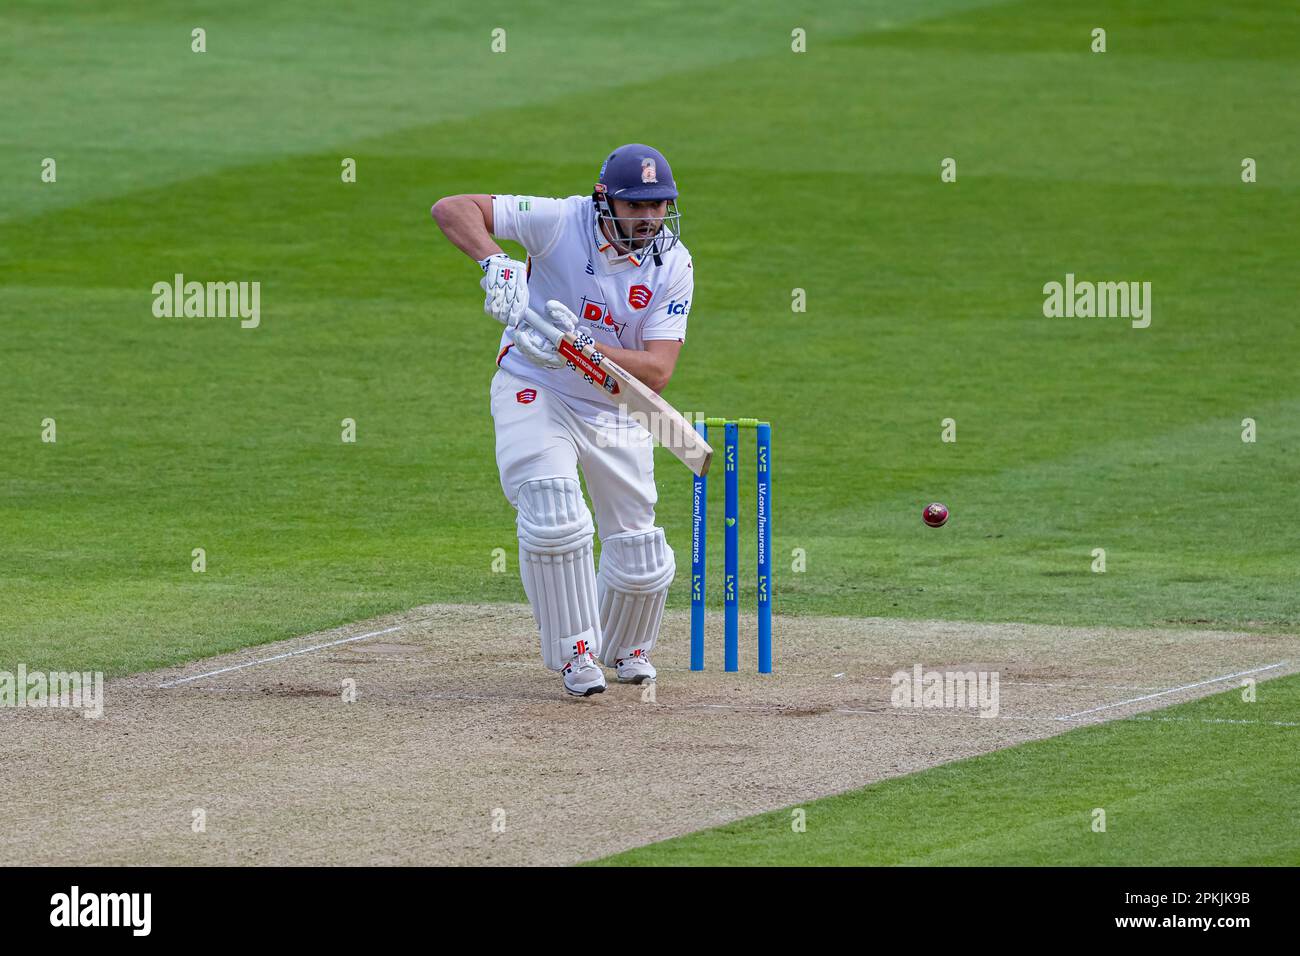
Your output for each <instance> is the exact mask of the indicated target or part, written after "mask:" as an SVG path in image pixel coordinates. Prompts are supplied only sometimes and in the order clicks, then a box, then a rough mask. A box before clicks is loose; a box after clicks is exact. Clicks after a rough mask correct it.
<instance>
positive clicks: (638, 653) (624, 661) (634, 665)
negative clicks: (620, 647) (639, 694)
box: [614, 648, 655, 684]
mask: <svg viewBox="0 0 1300 956" xmlns="http://www.w3.org/2000/svg"><path fill="white" fill-rule="evenodd" d="M614 669H615V670H617V671H618V682H619V683H620V684H640V683H643V682H645V681H648V680H654V679H655V669H654V665H653V664H651V663H650V658H648V657H646V653H645V651H643V650H641V649H640V648H638V649H637V650H635V651H633V652H632V653H631V654H630V655H628V656H627V657H620V658H619V659H618V660H617V661H615V662H614Z"/></svg>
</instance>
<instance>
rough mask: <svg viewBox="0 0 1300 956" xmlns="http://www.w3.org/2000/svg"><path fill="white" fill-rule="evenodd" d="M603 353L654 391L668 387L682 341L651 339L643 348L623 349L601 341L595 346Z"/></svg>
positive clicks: (660, 390)
mask: <svg viewBox="0 0 1300 956" xmlns="http://www.w3.org/2000/svg"><path fill="white" fill-rule="evenodd" d="M596 348H598V349H599V350H600V351H601V352H602V353H603V354H604V355H607V356H609V357H610V358H611V359H613V360H614V361H615V362H617V363H618V364H619V365H621V366H623V368H625V369H626V370H627V371H628V372H630V373H631V374H632V375H634V376H635V377H636V378H638V379H639V380H641V381H642V382H644V383H645V384H646V385H647V386H648V387H650V388H652V389H654V390H655V391H656V392H662V391H663V390H664V389H665V388H667V387H668V382H669V380H670V379H672V377H673V370H674V369H675V368H677V357H678V356H679V355H680V354H681V351H682V343H681V342H677V341H674V340H669V339H652V340H651V341H649V342H647V343H646V344H645V350H644V351H642V350H640V349H625V348H620V347H619V346H616V345H606V344H605V343H604V342H601V343H600V344H598V345H597V346H596Z"/></svg>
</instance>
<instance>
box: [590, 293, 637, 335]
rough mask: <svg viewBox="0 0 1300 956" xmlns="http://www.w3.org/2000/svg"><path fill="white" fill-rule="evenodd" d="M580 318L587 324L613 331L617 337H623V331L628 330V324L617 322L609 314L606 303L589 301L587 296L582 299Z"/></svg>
mask: <svg viewBox="0 0 1300 956" xmlns="http://www.w3.org/2000/svg"><path fill="white" fill-rule="evenodd" d="M578 316H579V317H580V318H582V319H583V320H584V321H587V322H594V323H596V324H597V325H599V326H603V327H604V328H606V329H609V330H610V331H612V332H613V333H614V334H615V335H622V334H623V330H624V329H625V328H627V323H626V322H615V321H614V317H613V316H612V315H610V314H609V310H608V309H606V308H605V303H604V302H596V301H594V300H592V299H588V298H587V297H586V296H585V295H584V296H583V297H582V308H581V309H579V310H578Z"/></svg>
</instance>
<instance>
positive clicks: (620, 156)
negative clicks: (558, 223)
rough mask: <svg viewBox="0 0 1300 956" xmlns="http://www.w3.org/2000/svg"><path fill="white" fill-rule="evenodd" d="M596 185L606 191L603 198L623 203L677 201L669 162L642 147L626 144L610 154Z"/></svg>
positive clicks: (675, 186) (635, 144)
mask: <svg viewBox="0 0 1300 956" xmlns="http://www.w3.org/2000/svg"><path fill="white" fill-rule="evenodd" d="M597 184H598V185H600V186H604V187H605V188H604V190H603V192H604V193H605V195H606V196H612V197H613V198H614V199H622V200H625V201H626V202H637V201H639V200H644V199H655V200H659V199H676V198H677V184H676V183H674V182H673V171H672V168H671V167H670V166H669V165H668V160H666V159H664V154H663V153H661V152H659V150H657V149H655V148H654V147H653V146H646V145H645V144H644V143H628V144H627V145H626V146H620V147H619V148H618V149H616V150H614V152H612V153H610V154H609V156H607V157H606V159H605V162H603V163H601V166H600V176H599V178H598V179H597Z"/></svg>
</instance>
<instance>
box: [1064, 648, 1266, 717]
mask: <svg viewBox="0 0 1300 956" xmlns="http://www.w3.org/2000/svg"><path fill="white" fill-rule="evenodd" d="M1287 663H1289V662H1288V661H1278V662H1277V663H1276V664H1265V665H1264V666H1263V667H1252V668H1251V669H1250V670H1245V671H1237V673H1235V674H1224V675H1223V676H1222V677H1211V678H1210V679H1209V680H1201V681H1197V682H1196V683H1194V684H1184V685H1183V686H1182V687H1170V688H1169V689H1168V690H1162V691H1157V692H1156V693H1154V694H1144V695H1143V696H1141V697H1130V698H1129V699H1128V700H1121V701H1118V702H1116V703H1114V704H1102V705H1101V706H1100V707H1090V708H1089V709H1088V710H1081V711H1079V712H1078V713H1077V714H1066V715H1064V716H1060V717H1056V718H1055V719H1056V720H1076V719H1078V718H1079V717H1086V716H1087V715H1088V714H1095V713H1097V712H1098V711H1102V710H1111V709H1112V708H1115V707H1124V706H1126V705H1128V704H1138V703H1141V702H1142V701H1144V700H1152V699H1153V698H1156V697H1164V696H1165V695H1166V694H1177V693H1178V692H1179V691H1183V690H1192V689H1193V688H1195V687H1204V686H1205V685H1206V684H1218V683H1220V682H1222V681H1225V680H1232V679H1233V678H1234V677H1245V676H1246V675H1247V674H1258V673H1260V672H1261V671H1271V670H1273V669H1274V668H1275V667H1284V666H1285V665H1286V664H1287Z"/></svg>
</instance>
